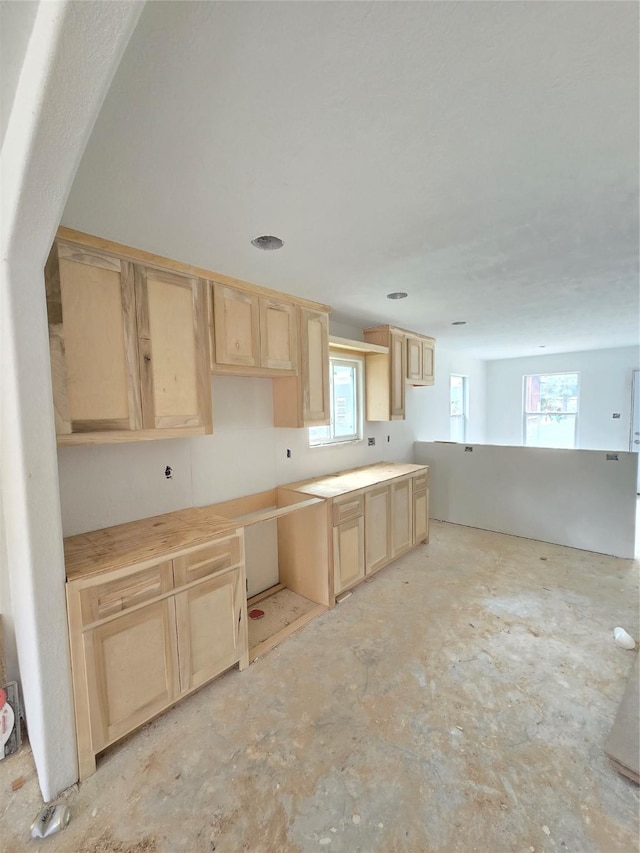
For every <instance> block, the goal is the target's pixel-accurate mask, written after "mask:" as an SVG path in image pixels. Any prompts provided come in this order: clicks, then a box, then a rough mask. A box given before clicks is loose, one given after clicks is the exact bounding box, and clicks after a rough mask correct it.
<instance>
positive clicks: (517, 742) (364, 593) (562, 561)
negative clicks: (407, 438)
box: [0, 523, 640, 853]
mask: <svg viewBox="0 0 640 853" xmlns="http://www.w3.org/2000/svg"><path fill="white" fill-rule="evenodd" d="M637 569H638V563H634V562H632V561H630V560H618V559H614V558H608V557H602V556H599V555H595V554H590V553H587V552H584V551H576V550H572V549H570V548H562V547H556V546H553V545H545V544H542V543H539V542H533V541H529V540H525V539H517V538H515V537H512V536H503V535H501V534H495V533H488V532H483V531H478V530H472V529H470V528H465V527H459V526H456V525H451V524H441V523H434V524H433V526H432V539H431V544H430V545H429V546H421V547H419V548H418V549H417V550H416V551H414V552H412V553H411V554H409V555H407V556H405V557H403V558H401V559H399V560H398V561H397V562H395V563H394V564H393V565H392V566H390V567H388V568H386V569H384V570H383V571H382V572H380V573H379V574H378V575H376V576H375V578H374V579H373V580H372V581H371V582H370V583H365V584H363V585H361V586H360V587H359V588H358V589H357V590H355V591H354V593H353V595H351V596H350V597H349V598H348V599H346V600H345V601H344V602H343V603H342V604H341V605H339V606H338V607H337V608H336V609H335V610H333V611H331V612H328V613H326V614H324V615H323V616H321V617H320V618H319V619H317V620H315V621H314V622H312V623H311V624H310V625H308V626H307V627H306V628H304V629H303V630H302V631H301V632H300V633H299V634H297V635H295V636H294V637H292V638H290V639H289V640H287V641H286V642H285V643H283V644H282V645H281V646H279V647H278V648H277V649H275V650H274V651H272V652H270V653H268V654H267V655H265V656H264V657H263V658H260V659H259V660H258V661H257V662H256V663H254V664H253V665H252V666H251V667H250V668H249V669H248V670H247V671H246V672H244V673H239V672H238V671H237V670H233V671H231V672H229V673H228V674H227V675H225V676H224V677H223V678H221V679H219V680H218V681H216V682H214V683H213V684H211V685H208V686H207V687H205V688H203V689H202V690H201V691H200V692H199V693H198V694H197V695H196V696H194V697H192V698H190V699H188V700H186V701H185V702H184V703H183V704H182V705H180V706H178V707H176V708H175V709H173V710H172V711H170V712H169V713H167V714H165V715H164V716H162V717H161V718H159V719H158V720H157V721H155V722H154V723H152V724H151V725H149V726H147V727H146V728H144V729H142V730H141V731H139V732H138V733H136V734H134V735H132V736H130V737H129V738H128V739H126V740H125V741H124V742H123V743H121V744H120V745H118V746H116V747H114V748H112V749H111V750H110V751H109V752H108V753H106V754H105V755H104V756H103V757H102V758H101V759H100V760H99V763H98V772H97V773H96V774H95V775H94V776H92V777H91V778H90V779H88V780H87V781H86V782H85V783H83V784H82V785H80V787H79V788H73V789H71V790H70V791H69V792H68V793H67V796H66V801H67V802H68V804H69V806H70V808H71V814H72V817H71V824H70V826H69V828H68V829H67V830H66V831H64V832H62V833H60V834H59V835H57V836H54V837H52V838H51V839H47V840H46V841H41V842H35V841H33V842H32V841H29V840H28V839H29V835H28V833H29V824H30V822H31V820H32V819H33V817H34V816H35V814H36V812H37V811H38V809H39V807H40V805H41V803H40V796H39V791H38V787H37V783H36V779H35V776H34V771H33V765H32V762H31V756H30V754H29V752H28V750H25V751H23V754H22V755H20V756H16V757H14V758H12V759H9V760H7V761H3V762H1V763H0V791H1V792H2V796H1V798H0V809H1V810H2V811H1V814H2V817H1V821H2V823H1V830H0V837H1V838H2V842H1V844H0V846H1V847H2V849H3V851H5V853H7V851H19V850H25V849H29V850H45V851H65V853H71V851H100V853H107V852H108V851H109V853H111V852H112V853H115V851H118V853H133V852H134V851H139V853H142V851H147V853H148V852H149V851H174V850H175V851H194V852H195V851H213V850H215V851H217V853H238V851H251V853H260V852H261V851H266V853H271V851H274V853H275V851H278V853H280V851H305V853H306V851H314V850H326V851H333V853H338V851H340V853H344V852H345V851H346V853H354V851H363V853H374V851H384V853H391V851H411V853H428V851H457V850H460V851H473V850H477V851H483V853H484V852H485V851H491V853H493V851H498V853H500V851H524V853H527V851H543V850H546V851H579V853H588V851H606V853H612V851H625V853H626V851H634V850H637V849H638V804H639V789H638V788H637V787H636V786H635V785H634V784H633V783H631V782H629V781H628V780H626V779H624V778H623V777H621V776H619V775H618V774H617V773H616V772H614V771H613V770H612V769H611V768H610V766H609V763H608V761H607V759H606V758H605V756H604V754H603V743H604V740H605V738H606V735H607V733H608V732H609V729H610V727H611V724H612V722H613V718H614V715H615V712H616V709H617V705H618V702H619V701H620V698H621V696H622V693H623V691H624V687H625V683H626V680H627V677H628V675H629V672H630V669H631V665H632V662H633V654H634V653H633V652H628V651H624V650H623V649H621V648H619V647H618V646H616V645H615V643H614V642H613V638H612V632H613V628H614V627H615V626H616V625H622V626H624V627H625V628H627V630H628V631H629V632H630V633H632V634H634V635H635V636H636V638H637V637H638V636H639V635H640V632H639V630H638V587H637ZM20 775H25V776H26V777H27V781H26V783H25V785H24V786H23V787H22V788H21V789H20V790H18V791H16V792H12V791H11V782H12V780H13V779H15V778H16V777H18V776H20Z"/></svg>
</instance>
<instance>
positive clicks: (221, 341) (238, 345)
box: [213, 282, 261, 367]
mask: <svg viewBox="0 0 640 853" xmlns="http://www.w3.org/2000/svg"><path fill="white" fill-rule="evenodd" d="M213 315H214V327H215V332H214V351H215V359H216V362H217V363H218V364H234V365H241V366H243V367H260V358H261V357H260V301H259V299H258V297H257V296H256V295H255V294H253V293H248V292H247V291H244V290H237V289H236V288H234V287H228V286H226V285H223V284H218V283H217V282H215V283H214V285H213Z"/></svg>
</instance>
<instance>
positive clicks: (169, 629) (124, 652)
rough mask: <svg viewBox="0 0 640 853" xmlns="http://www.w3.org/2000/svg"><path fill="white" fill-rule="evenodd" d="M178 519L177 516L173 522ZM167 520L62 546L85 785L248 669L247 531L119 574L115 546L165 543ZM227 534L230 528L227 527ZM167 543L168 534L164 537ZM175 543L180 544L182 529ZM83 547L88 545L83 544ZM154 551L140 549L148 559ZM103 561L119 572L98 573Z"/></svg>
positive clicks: (126, 567) (111, 530)
mask: <svg viewBox="0 0 640 853" xmlns="http://www.w3.org/2000/svg"><path fill="white" fill-rule="evenodd" d="M175 515H176V516H179V515H180V514H179V513H176V514H175ZM162 518H163V517H162V516H161V517H159V518H157V519H148V520H146V521H143V522H132V523H131V524H128V525H121V526H119V527H115V528H109V529H106V530H102V531H96V532H94V533H93V534H91V536H93V537H98V538H101V540H102V541H103V542H104V543H105V544H108V546H109V549H110V551H111V553H110V554H109V557H105V555H106V554H107V553H108V551H107V550H106V549H103V550H101V549H100V548H98V547H96V546H95V545H93V544H92V543H91V541H89V537H84V536H82V535H80V536H77V537H71V539H69V540H65V551H67V550H68V549H71V550H74V549H75V551H76V557H78V555H80V560H81V562H84V564H85V566H86V567H88V569H87V571H85V572H82V571H81V572H78V573H73V565H74V560H73V558H69V554H67V571H68V572H69V569H70V568H71V571H72V574H71V575H70V576H69V577H68V580H67V609H68V616H69V636H70V645H71V660H72V674H73V691H74V700H75V711H76V729H77V738H78V762H79V777H80V779H81V780H82V779H85V778H86V777H87V776H89V775H90V774H91V773H93V772H94V771H95V767H96V760H95V757H96V754H97V753H99V752H101V751H102V750H103V749H105V748H106V747H107V746H109V745H110V744H112V743H114V741H116V740H119V739H120V738H121V737H123V736H124V735H126V734H128V733H129V732H131V731H133V730H134V729H136V728H137V727H138V726H140V725H142V724H143V723H145V722H147V721H148V720H150V719H152V718H153V717H155V716H156V715H157V714H159V713H160V712H161V711H164V710H165V709H166V708H168V707H170V706H171V705H173V704H174V703H175V702H177V701H178V700H179V699H181V698H182V697H183V696H186V695H187V694H188V693H190V692H192V691H193V690H195V689H197V688H198V687H200V686H201V685H202V684H204V683H205V682H207V681H210V680H211V679H212V678H215V676H217V675H219V674H220V673H222V672H224V671H225V670H226V669H229V667H231V666H233V665H234V664H236V663H239V665H240V669H243V668H244V667H246V666H248V663H249V658H248V635H247V611H246V598H245V595H244V590H245V568H244V546H243V536H242V532H241V531H238V530H236V531H233V532H232V533H231V534H227V535H223V536H219V537H216V538H215V539H214V540H213V541H211V542H210V543H207V544H205V545H204V546H202V547H195V548H192V549H191V550H190V551H188V552H187V553H185V554H182V555H177V556H173V555H171V556H163V555H159V556H156V557H155V558H151V559H145V560H143V561H142V562H140V563H134V564H132V565H122V563H123V562H126V558H125V559H124V560H120V561H119V562H118V560H117V559H116V560H115V561H114V560H113V556H114V553H115V551H116V550H117V546H116V543H117V542H118V540H119V541H120V542H121V543H124V544H125V547H129V548H135V547H136V544H135V537H136V533H137V531H138V530H139V531H140V534H139V535H140V536H141V538H142V539H144V536H145V533H147V534H151V535H152V536H153V535H155V536H156V537H158V536H160V539H159V543H158V544H159V546H160V549H161V548H162V547H165V548H166V547H167V546H166V542H167V541H170V540H171V537H172V535H175V534H174V533H173V532H172V531H169V532H168V533H167V538H166V539H164V540H163V539H162V534H158V533H155V534H154V527H157V528H158V529H159V530H161V531H163V530H164V528H163V521H162ZM225 524H226V526H227V528H228V527H229V523H228V522H225ZM164 532H165V533H166V530H164ZM178 536H179V537H180V538H181V539H182V540H183V541H184V540H185V538H187V539H188V536H189V533H188V532H187V529H186V528H185V527H184V525H183V528H182V529H180V530H179V532H178ZM85 539H86V542H85V541H84V540H85ZM153 551H154V548H147V549H146V550H145V546H144V545H143V546H142V547H141V553H144V554H145V555H146V556H148V554H149V553H152V552H153ZM96 552H99V553H100V554H101V555H102V556H103V557H104V558H105V559H107V560H108V559H112V565H113V568H111V569H108V570H105V571H99V570H98V571H96V569H95V565H93V564H95V563H96V562H97V563H98V564H99V563H100V558H99V557H98V558H96V557H95V553H96Z"/></svg>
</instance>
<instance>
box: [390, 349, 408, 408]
mask: <svg viewBox="0 0 640 853" xmlns="http://www.w3.org/2000/svg"><path fill="white" fill-rule="evenodd" d="M389 357H390V375H389V381H390V383H391V388H390V416H391V420H404V417H405V408H404V383H405V376H406V361H405V359H406V349H405V343H404V335H401V334H398V333H397V332H391V333H390V335H389Z"/></svg>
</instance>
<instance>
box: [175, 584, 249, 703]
mask: <svg viewBox="0 0 640 853" xmlns="http://www.w3.org/2000/svg"><path fill="white" fill-rule="evenodd" d="M240 586H241V574H240V571H239V570H238V569H234V570H232V571H229V572H225V573H224V574H222V575H216V576H215V577H213V578H210V579H209V580H205V581H202V583H199V584H197V585H196V586H193V587H191V588H190V589H187V590H185V591H184V592H179V593H178V594H177V595H176V597H175V600H176V619H177V624H178V654H179V658H180V691H181V693H186V692H187V691H189V690H193V689H194V688H196V687H199V686H200V685H201V684H204V683H205V682H206V681H209V680H210V679H211V678H213V677H214V676H216V675H219V674H220V673H221V672H223V671H224V670H225V669H228V668H229V667H230V666H232V665H233V664H234V663H237V661H238V660H239V658H240V656H241V653H242V651H243V650H244V648H245V647H246V645H245V643H244V641H243V636H242V634H243V632H244V633H246V631H247V625H246V614H245V615H244V618H243V603H244V590H241V589H240ZM244 607H245V609H246V604H245V605H244Z"/></svg>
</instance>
